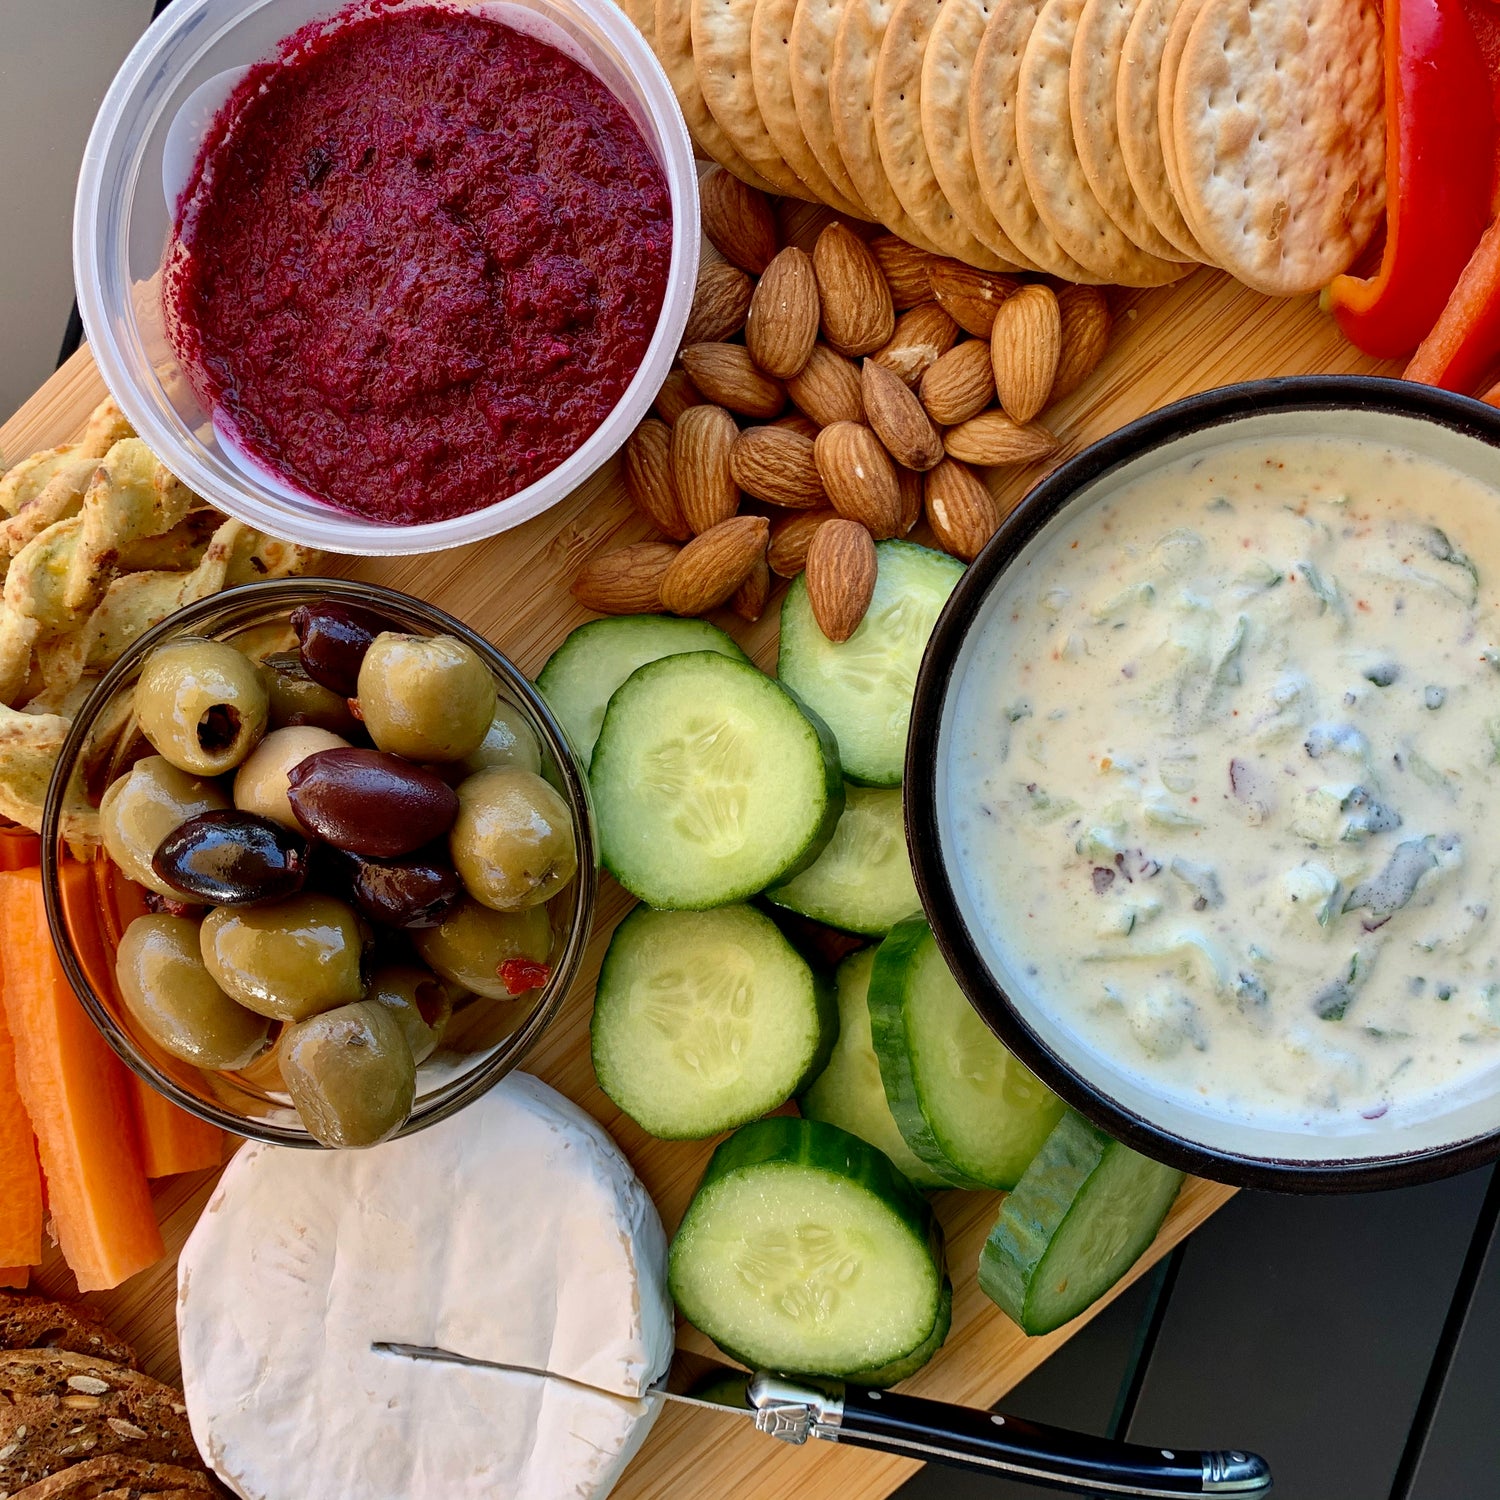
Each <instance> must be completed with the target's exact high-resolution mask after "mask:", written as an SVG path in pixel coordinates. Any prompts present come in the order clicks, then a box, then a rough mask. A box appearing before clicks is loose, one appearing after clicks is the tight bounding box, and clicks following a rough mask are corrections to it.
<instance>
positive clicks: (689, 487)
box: [671, 406, 740, 535]
mask: <svg viewBox="0 0 1500 1500" xmlns="http://www.w3.org/2000/svg"><path fill="white" fill-rule="evenodd" d="M739 434H740V430H739V428H738V427H736V426H735V425H734V418H733V417H731V416H730V415H729V413H728V412H727V411H725V410H724V408H723V407H722V406H691V407H689V408H688V409H687V410H686V411H685V412H683V414H682V415H681V416H680V417H679V418H678V419H677V425H676V426H675V427H674V428H673V429H672V450H671V452H672V482H673V486H674V488H675V489H676V491H677V504H678V506H679V507H680V508H681V510H682V515H683V519H684V520H685V521H686V522H687V524H688V526H689V527H690V528H691V530H692V531H693V532H694V533H695V534H700V535H701V534H702V533H703V532H705V531H707V530H709V528H710V527H713V526H717V525H718V524H719V523H720V522H721V521H727V520H728V519H729V518H730V516H732V515H733V514H734V513H735V512H736V511H737V510H738V509H739V508H740V489H739V486H738V485H737V484H736V483H735V482H734V470H733V468H732V466H731V464H730V462H729V455H730V452H731V451H732V450H733V448H734V443H735V439H736V438H737V437H738V436H739Z"/></svg>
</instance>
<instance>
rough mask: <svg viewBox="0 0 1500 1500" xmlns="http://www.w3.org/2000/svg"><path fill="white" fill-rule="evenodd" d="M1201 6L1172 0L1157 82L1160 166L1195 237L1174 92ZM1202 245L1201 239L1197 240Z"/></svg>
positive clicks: (1197, 1)
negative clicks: (1184, 191)
mask: <svg viewBox="0 0 1500 1500" xmlns="http://www.w3.org/2000/svg"><path fill="white" fill-rule="evenodd" d="M1202 9H1203V0H1175V3H1174V5H1173V8H1172V13H1171V16H1170V17H1169V19H1168V21H1167V35H1166V40H1165V41H1164V42H1163V43H1162V50H1161V76H1160V78H1158V80H1157V84H1156V132H1157V135H1158V137H1159V138H1160V140H1161V159H1162V165H1163V166H1164V167H1165V168H1166V172H1167V189H1168V191H1169V192H1170V193H1171V194H1172V197H1173V199H1174V200H1175V201H1176V203H1177V206H1178V208H1179V209H1180V210H1181V211H1182V216H1183V218H1184V219H1186V220H1187V225H1188V229H1189V231H1190V232H1191V234H1192V235H1193V238H1194V239H1197V238H1198V231H1197V230H1196V229H1194V228H1193V213H1192V205H1191V204H1188V203H1184V202H1183V198H1182V178H1181V176H1180V175H1179V173H1178V171H1177V130H1176V127H1175V123H1174V122H1175V120H1176V115H1175V114H1174V113H1173V104H1174V100H1175V98H1176V92H1177V70H1178V68H1179V66H1180V65H1181V63H1182V54H1183V51H1184V50H1185V49H1186V47H1187V39H1188V37H1189V36H1190V35H1191V34H1192V30H1193V22H1194V21H1196V20H1197V19H1198V12H1199V11H1200V10H1202ZM1198 242H1199V244H1202V241H1201V240H1199V241H1198Z"/></svg>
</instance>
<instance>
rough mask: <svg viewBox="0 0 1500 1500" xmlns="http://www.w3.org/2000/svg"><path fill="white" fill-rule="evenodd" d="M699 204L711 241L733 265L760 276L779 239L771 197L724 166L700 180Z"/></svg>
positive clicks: (707, 173) (712, 168)
mask: <svg viewBox="0 0 1500 1500" xmlns="http://www.w3.org/2000/svg"><path fill="white" fill-rule="evenodd" d="M698 207H699V212H700V214H701V216H702V219H703V232H704V234H706V235H707V236H708V242H709V244H711V245H712V246H713V247H714V249H715V250H717V251H718V252H719V254H720V255H722V256H723V257H724V259H725V260H727V261H728V262H729V263H730V264H731V265H735V266H738V267H739V268H740V270H742V271H748V272H749V273H750V274H751V275H752V276H759V275H760V273H761V272H762V271H764V270H765V268H766V267H767V266H768V265H770V264H771V259H772V257H773V256H774V255H775V254H776V248H777V244H778V243H779V242H778V239H777V234H776V215H775V214H774V213H772V211H771V200H770V199H769V198H767V197H766V195H765V194H764V193H762V192H757V191H756V189H755V188H753V187H751V186H750V185H749V184H748V183H744V182H741V181H740V180H739V178H738V177H736V176H735V175H734V174H733V173H732V172H726V171H725V170H724V168H723V167H710V168H709V169H708V171H706V172H705V173H704V174H703V176H702V177H700V178H699V179H698Z"/></svg>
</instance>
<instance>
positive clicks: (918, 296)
mask: <svg viewBox="0 0 1500 1500" xmlns="http://www.w3.org/2000/svg"><path fill="white" fill-rule="evenodd" d="M870 254H871V255H873V256H874V257H875V264H876V265H877V266H879V267H880V273H881V275H882V276H884V277H885V280H886V285H887V286H889V287H890V289H891V301H892V302H893V303H895V305H896V310H897V311H898V312H904V311H905V310H906V309H907V308H908V307H915V306H916V305H917V303H919V302H927V301H930V300H931V298H932V268H933V267H934V266H936V265H941V264H942V261H943V258H942V256H940V255H933V254H932V252H931V251H928V250H918V249H917V247H916V246H915V245H910V244H908V243H907V242H906V241H905V240H903V239H902V238H901V237H900V235H895V234H877V235H876V236H875V238H874V239H873V240H871V241H870Z"/></svg>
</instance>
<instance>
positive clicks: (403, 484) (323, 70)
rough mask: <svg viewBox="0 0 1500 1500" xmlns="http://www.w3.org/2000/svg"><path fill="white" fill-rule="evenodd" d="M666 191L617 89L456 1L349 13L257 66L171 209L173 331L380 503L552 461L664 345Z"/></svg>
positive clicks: (327, 479) (314, 465) (479, 489)
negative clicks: (655, 341) (659, 339)
mask: <svg viewBox="0 0 1500 1500" xmlns="http://www.w3.org/2000/svg"><path fill="white" fill-rule="evenodd" d="M671 247H672V215H671V199H670V195H669V192H668V188H667V183H666V179H665V177H664V176H663V174H662V170H661V168H660V166H659V165H658V164H657V162H656V158H655V157H654V156H653V155H652V154H651V151H650V149H649V147H648V146H647V145H646V143H645V141H644V140H643V139H642V137H641V134H640V132H639V130H637V128H636V127H635V125H634V123H633V122H632V121H631V119H630V117H629V115H628V114H627V113H626V111H625V108H624V106H623V105H622V104H621V103H620V101H619V100H618V99H617V98H616V97H615V96H614V95H613V94H612V93H611V92H610V91H609V90H608V89H607V88H606V87H605V86H604V84H603V83H602V82H600V80H599V79H598V78H596V77H595V76H594V75H593V74H592V73H590V72H588V71H587V70H586V69H584V68H582V67H580V66H579V65H578V64H577V63H575V62H574V61H572V59H571V58H568V57H566V56H564V54H563V53H561V52H559V51H558V50H557V49H556V48H554V47H550V46H548V45H546V44H545V43H542V42H539V41H537V40H535V39H534V38H532V37H529V36H525V35H523V34H522V33H520V32H518V31H515V30H513V29H512V28H510V27H509V26H506V25H504V24H502V23H501V22H499V21H495V20H492V19H489V18H487V17H484V16H481V15H477V14H473V13H469V12H461V11H457V10H450V9H443V8H440V7H422V8H415V9H406V10H381V9H373V8H371V7H369V6H364V7H360V8H356V10H355V11H353V12H350V13H348V18H347V19H346V20H345V21H344V22H343V24H339V25H336V26H333V27H332V28H329V27H328V26H327V25H326V23H325V24H324V25H322V26H318V27H309V28H307V30H305V31H304V32H299V33H298V34H297V35H296V36H294V37H292V38H291V39H290V40H289V41H288V42H287V43H286V44H285V45H284V46H283V48H282V51H281V53H280V54H279V56H278V58H277V60H275V61H274V62H271V63H266V64H262V65H260V66H258V67H257V68H255V69H253V70H252V71H251V73H250V74H249V75H248V76H247V77H246V78H245V80H244V81H243V82H242V83H241V84H240V86H239V87H238V89H236V91H235V93H234V94H233V96H232V97H231V98H230V99H229V101H228V103H227V104H226V105H225V106H224V108H223V109H222V110H221V111H220V113H219V115H218V118H217V119H216V120H215V122H214V125H213V128H212V129H211V131H210V132H209V136H208V139H207V141H206V142H205V143H204V146H203V149H202V151H201V153H200V154H199V157H198V162H197V165H196V166H195V168H194V171H193V176H192V179H191V181H190V183H189V185H188V188H187V190H186V192H185V193H184V194H183V199H182V202H181V204H180V205H179V206H178V210H177V220H176V226H175V230H174V234H173V239H172V243H171V244H170V246H169V247H168V254H167V262H166V269H165V276H164V282H163V284H164V300H165V306H166V315H167V327H168V330H169V333H170V336H171V340H172V344H173V347H174V349H175V350H176V353H177V356H178V359H179V360H180V361H181V362H182V364H183V365H184V366H185V368H186V369H187V370H188V372H189V375H190V377H191V378H192V380H193V382H194V385H195V388H196V389H197V392H198V395H199V398H200V399H201V400H202V401H203V402H204V404H205V405H206V406H210V407H212V408H215V409H216V414H217V416H218V419H219V421H220V423H221V424H222V425H227V426H228V427H229V428H230V429H231V430H232V431H233V432H234V434H235V435H236V436H237V438H238V440H239V442H240V444H241V446H242V447H244V448H245V449H247V450H248V451H249V452H250V453H251V454H252V455H254V457H255V458H256V459H257V460H259V461H260V462H261V463H263V464H264V465H265V466H266V467H267V468H269V469H270V470H272V471H273V472H275V473H276V474H278V475H280V476H281V477H282V478H283V479H285V480H287V481H289V482H290V483H292V484H293V485H295V486H296V487H298V488H299V489H302V490H305V491H306V492H307V493H308V494H311V495H314V496H317V497H318V498H320V499H323V500H326V501H328V502H330V503H331V504H333V505H336V506H338V507H339V508H341V509H343V510H347V511H352V512H353V513H354V514H356V515H359V516H363V517H366V518H368V519H371V520H376V521H387V522H394V523H413V522H422V521H436V520H442V519H445V518H447V517H450V516H457V515H463V514H464V513H466V512H468V511H472V510H477V509H479V508H480V507H481V506H485V505H490V504H493V503H494V502H495V501H497V500H502V499H504V498H505V497H506V496H508V495H513V494H515V493H516V491H517V490H520V489H523V488H524V487H525V486H526V485H528V484H530V483H532V482H533V481H534V480H536V479H539V478H540V477H541V476H542V475H543V474H546V473H547V472H548V471H549V470H551V469H554V468H556V466H557V465H558V464H559V463H561V462H562V461H563V459H565V458H566V457H567V456H568V455H569V454H570V453H572V452H573V451H574V449H576V448H577V447H578V446H579V444H581V443H582V442H583V441H584V439H585V438H587V437H588V436H589V434H590V433H592V432H593V431H594V429H595V428H596V427H597V426H598V425H599V423H600V422H601V421H602V420H603V419H604V417H605V416H606V415H607V414H608V413H609V411H610V410H611V408H612V407H613V406H614V405H615V403H616V402H617V401H618V400H619V398H620V396H621V395H622V394H623V392H624V390H625V387H626V386H627V385H628V384H629V383H630V380H631V377H632V376H633V375H634V374H635V372H636V370H637V368H638V367H639V365H640V363H641V359H642V357H643V356H644V354H645V352H646V347H647V345H648V344H649V343H650V341H651V335H652V333H653V332H654V330H655V328H656V320H657V315H658V313H659V312H660V311H661V305H662V298H663V295H664V293H665V289H666V281H667V265H668V261H669V259H670V254H671Z"/></svg>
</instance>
